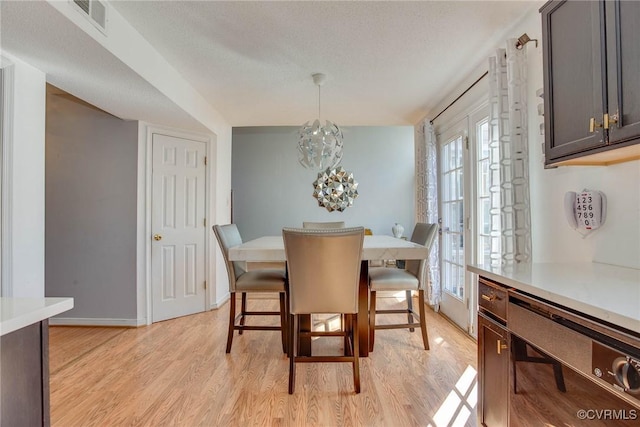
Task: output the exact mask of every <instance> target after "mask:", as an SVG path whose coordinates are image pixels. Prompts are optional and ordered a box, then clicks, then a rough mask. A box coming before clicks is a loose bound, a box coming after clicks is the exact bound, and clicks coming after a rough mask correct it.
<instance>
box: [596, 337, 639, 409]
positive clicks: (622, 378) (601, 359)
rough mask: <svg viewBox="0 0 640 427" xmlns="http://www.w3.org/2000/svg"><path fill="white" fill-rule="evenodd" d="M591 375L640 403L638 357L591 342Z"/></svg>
mask: <svg viewBox="0 0 640 427" xmlns="http://www.w3.org/2000/svg"><path fill="white" fill-rule="evenodd" d="M591 356H592V359H591V373H592V374H593V375H595V376H596V377H598V378H600V379H602V380H604V381H606V382H607V383H609V384H611V385H612V386H613V387H614V388H615V389H616V390H619V391H621V392H623V393H626V394H628V395H630V396H632V397H634V398H635V399H637V400H639V401H640V357H637V356H631V355H629V354H625V353H623V352H621V351H619V350H614V349H612V348H610V347H607V346H606V345H603V344H600V343H598V342H595V341H593V343H592V352H591Z"/></svg>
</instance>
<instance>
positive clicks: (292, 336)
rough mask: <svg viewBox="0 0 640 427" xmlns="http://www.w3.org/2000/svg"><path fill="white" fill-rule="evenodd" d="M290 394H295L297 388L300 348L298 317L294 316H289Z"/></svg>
mask: <svg viewBox="0 0 640 427" xmlns="http://www.w3.org/2000/svg"><path fill="white" fill-rule="evenodd" d="M287 323H288V329H289V349H288V350H289V394H293V392H294V391H295V388H296V360H295V359H296V354H297V352H298V351H297V347H298V339H297V335H298V334H297V332H296V330H297V328H298V317H297V316H296V315H294V314H290V315H289V321H288V322H287Z"/></svg>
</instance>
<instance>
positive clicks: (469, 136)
mask: <svg viewBox="0 0 640 427" xmlns="http://www.w3.org/2000/svg"><path fill="white" fill-rule="evenodd" d="M488 116H489V112H488V108H487V107H486V103H485V104H484V105H481V106H479V107H477V108H475V109H473V110H472V111H471V112H470V113H469V114H468V115H467V116H466V117H464V118H463V119H461V120H459V121H457V122H455V123H454V124H453V125H452V126H450V127H449V128H448V129H447V130H445V131H444V132H442V134H441V135H439V138H438V141H439V143H440V145H439V150H440V151H439V156H440V158H439V162H440V164H439V170H440V174H439V178H440V181H439V182H440V217H441V221H442V223H441V233H442V235H441V245H440V248H441V249H440V263H441V265H440V268H441V277H440V283H441V291H442V299H441V302H440V310H441V311H442V313H443V314H445V315H446V316H447V317H449V318H450V319H451V320H452V321H453V322H455V323H456V324H457V325H459V326H460V327H461V328H462V329H464V330H466V331H467V332H468V333H469V334H471V335H475V334H476V331H477V323H476V322H477V319H476V317H477V308H476V305H477V302H476V299H475V298H476V293H477V292H476V289H477V288H476V286H477V285H476V278H475V277H473V275H472V274H471V273H469V272H468V271H467V270H466V266H467V264H475V263H483V262H485V260H486V259H487V257H488V256H489V253H490V249H491V238H492V236H491V235H490V233H491V224H490V222H489V221H490V216H489V206H490V201H489V194H490V193H489V145H488V144H489V126H488Z"/></svg>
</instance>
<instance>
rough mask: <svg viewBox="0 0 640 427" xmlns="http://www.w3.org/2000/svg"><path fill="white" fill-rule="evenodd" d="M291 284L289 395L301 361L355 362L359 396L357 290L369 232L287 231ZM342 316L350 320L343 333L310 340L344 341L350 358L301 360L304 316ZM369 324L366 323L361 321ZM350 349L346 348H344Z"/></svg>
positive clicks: (318, 333)
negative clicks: (300, 324)
mask: <svg viewBox="0 0 640 427" xmlns="http://www.w3.org/2000/svg"><path fill="white" fill-rule="evenodd" d="M282 236H283V238H284V247H285V252H286V256H287V269H288V276H289V277H288V279H289V284H288V285H289V296H288V300H289V307H288V309H289V320H288V327H289V337H288V342H289V344H290V345H289V394H293V392H294V389H295V371H296V369H295V365H296V363H301V362H351V363H352V366H353V382H354V388H355V392H356V393H359V392H360V369H359V361H358V357H359V354H358V320H359V319H358V286H359V281H360V262H361V259H362V243H363V240H364V228H363V227H355V228H343V229H340V230H337V229H321V230H319V229H295V228H285V229H283V230H282ZM324 313H341V314H344V315H345V316H348V318H350V320H351V322H344V324H347V325H349V327H348V328H341V330H340V331H329V332H327V331H311V332H307V334H308V335H310V336H312V337H313V336H342V337H343V338H344V340H345V344H349V345H350V351H345V353H347V354H349V355H346V356H344V355H343V356H313V355H310V356H300V355H298V342H299V337H300V334H301V333H302V332H300V327H299V316H300V315H302V314H308V315H311V314H324ZM362 320H364V321H366V319H362ZM345 350H346V349H345Z"/></svg>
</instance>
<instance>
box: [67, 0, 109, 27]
mask: <svg viewBox="0 0 640 427" xmlns="http://www.w3.org/2000/svg"><path fill="white" fill-rule="evenodd" d="M71 2H72V3H73V4H74V5H75V6H76V7H77V8H78V11H79V12H80V13H82V14H83V16H84V17H85V18H87V19H88V20H89V22H91V23H92V24H93V25H94V26H95V27H96V28H97V29H99V30H100V31H101V32H102V33H104V34H106V33H107V3H106V2H104V1H101V0H71Z"/></svg>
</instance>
